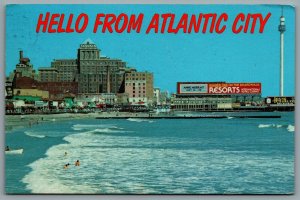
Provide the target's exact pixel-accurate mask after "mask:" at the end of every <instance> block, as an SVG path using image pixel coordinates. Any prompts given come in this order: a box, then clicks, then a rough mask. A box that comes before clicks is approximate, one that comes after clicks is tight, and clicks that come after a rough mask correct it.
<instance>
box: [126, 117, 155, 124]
mask: <svg viewBox="0 0 300 200" xmlns="http://www.w3.org/2000/svg"><path fill="white" fill-rule="evenodd" d="M127 120H128V121H131V122H148V123H153V122H154V121H153V120H149V119H142V118H128V119H127Z"/></svg>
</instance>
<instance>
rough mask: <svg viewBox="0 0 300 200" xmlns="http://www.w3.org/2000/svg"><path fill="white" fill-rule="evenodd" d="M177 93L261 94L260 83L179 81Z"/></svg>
mask: <svg viewBox="0 0 300 200" xmlns="http://www.w3.org/2000/svg"><path fill="white" fill-rule="evenodd" d="M177 93H178V94H261V83H225V82H206V83H205V82H198V83H197V82H185V83H184V82H179V83H177Z"/></svg>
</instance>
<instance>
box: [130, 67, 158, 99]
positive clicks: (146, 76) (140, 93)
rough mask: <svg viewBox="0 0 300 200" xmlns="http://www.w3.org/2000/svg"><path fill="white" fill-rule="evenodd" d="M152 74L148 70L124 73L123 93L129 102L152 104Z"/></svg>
mask: <svg viewBox="0 0 300 200" xmlns="http://www.w3.org/2000/svg"><path fill="white" fill-rule="evenodd" d="M153 91H154V90H153V74H152V73H150V72H134V71H133V72H130V73H126V74H125V93H127V94H128V100H129V103H131V104H145V105H152V103H153V97H154V93H153Z"/></svg>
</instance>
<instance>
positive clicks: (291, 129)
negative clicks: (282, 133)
mask: <svg viewBox="0 0 300 200" xmlns="http://www.w3.org/2000/svg"><path fill="white" fill-rule="evenodd" d="M286 129H287V130H288V132H295V126H293V125H291V124H289V125H288V127H287V128H286Z"/></svg>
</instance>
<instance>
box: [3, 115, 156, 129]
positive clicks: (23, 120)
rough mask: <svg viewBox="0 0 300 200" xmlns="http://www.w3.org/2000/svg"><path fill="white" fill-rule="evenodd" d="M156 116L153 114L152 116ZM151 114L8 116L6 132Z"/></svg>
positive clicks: (142, 116)
mask: <svg viewBox="0 0 300 200" xmlns="http://www.w3.org/2000/svg"><path fill="white" fill-rule="evenodd" d="M154 115H156V114H154V113H151V116H154ZM148 116H149V113H130V112H99V113H62V114H30V115H6V116H5V130H6V131H11V130H13V129H16V128H23V127H30V126H34V125H36V124H40V123H45V122H58V121H61V120H71V119H95V118H96V117H103V118H113V117H127V118H128V117H141V118H144V117H148Z"/></svg>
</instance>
